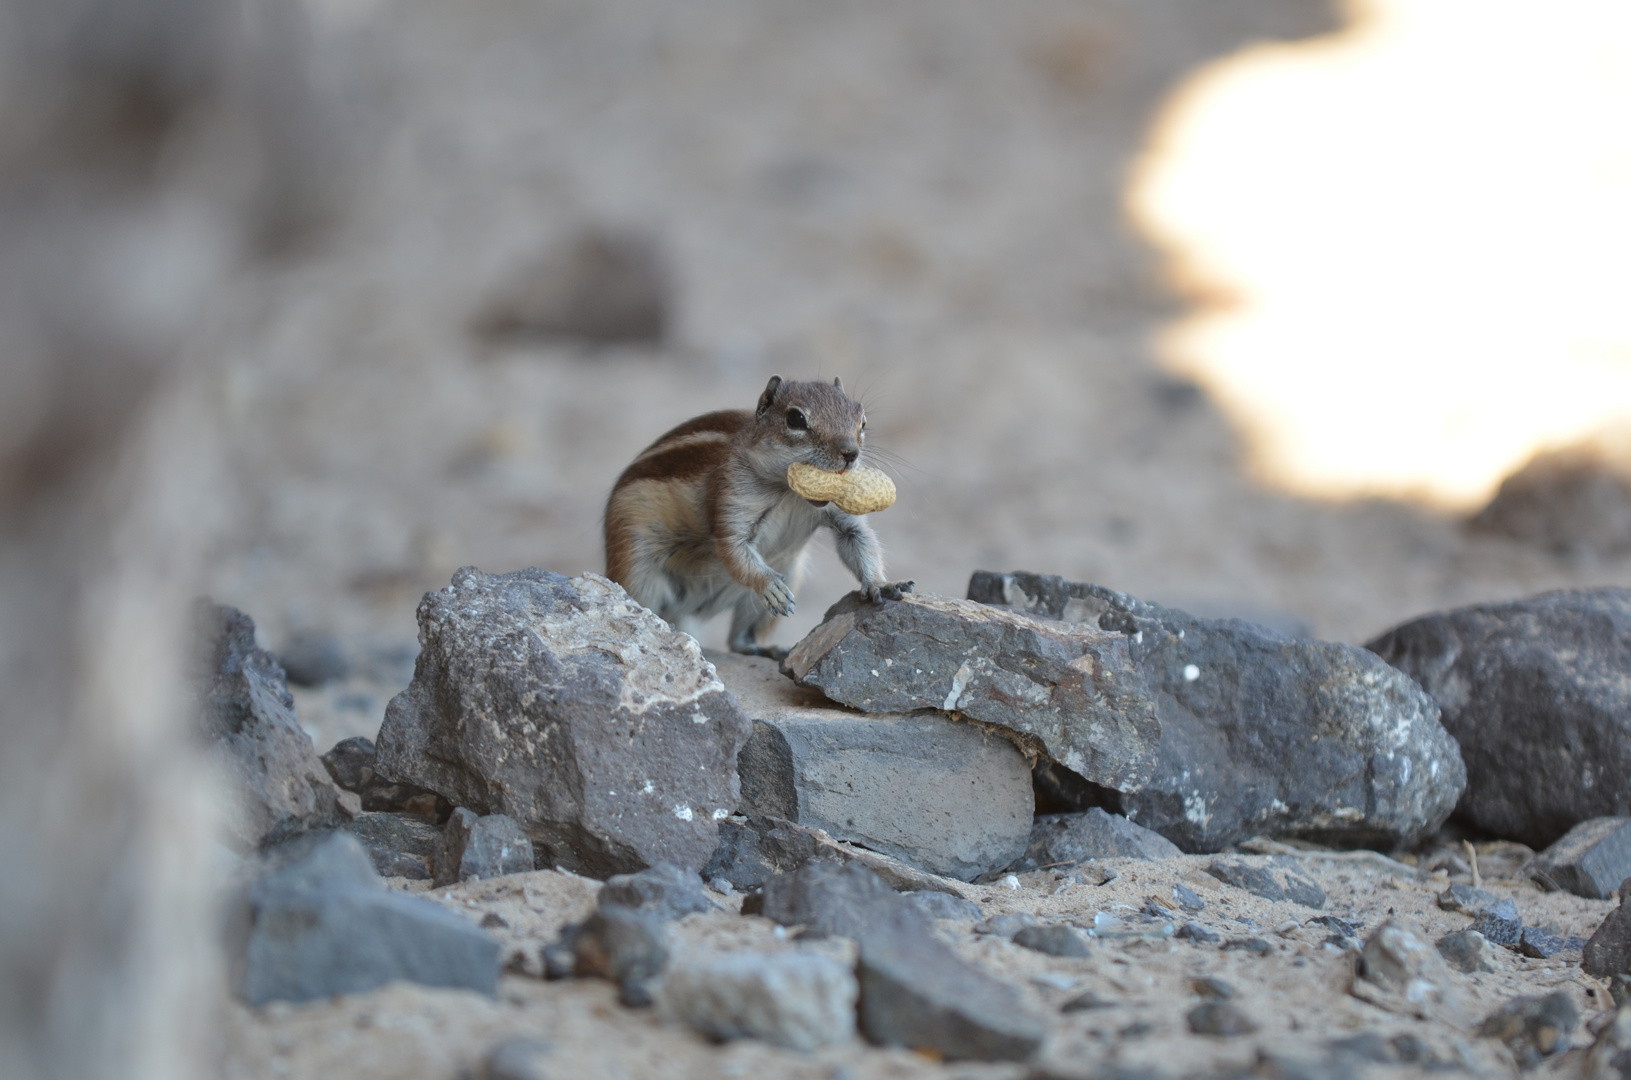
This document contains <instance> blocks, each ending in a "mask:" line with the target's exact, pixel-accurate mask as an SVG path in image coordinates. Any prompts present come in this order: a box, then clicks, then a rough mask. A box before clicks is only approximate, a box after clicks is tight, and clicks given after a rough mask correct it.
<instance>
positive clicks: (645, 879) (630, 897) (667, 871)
mask: <svg viewBox="0 0 1631 1080" xmlns="http://www.w3.org/2000/svg"><path fill="white" fill-rule="evenodd" d="M596 903H597V904H598V905H599V906H600V908H601V909H602V910H604V909H606V908H609V907H624V908H638V909H640V910H641V911H650V912H652V913H654V914H655V915H656V916H657V917H658V918H660V919H662V920H663V921H664V922H669V921H671V920H674V919H682V918H684V917H685V916H687V915H694V914H697V913H698V912H708V911H712V910H713V908H714V906H713V904H711V903H709V902H708V896H707V894H706V893H704V892H703V891H702V878H701V877H699V876H698V875H696V874H694V873H692V872H691V871H689V870H684V869H681V868H680V867H678V866H670V865H667V864H660V865H657V866H652V867H648V868H647V869H645V870H642V871H640V872H639V873H638V874H619V875H617V876H616V877H614V878H610V879H608V880H607V882H606V884H604V885H602V886H601V887H600V893H599V895H598V896H597V897H596Z"/></svg>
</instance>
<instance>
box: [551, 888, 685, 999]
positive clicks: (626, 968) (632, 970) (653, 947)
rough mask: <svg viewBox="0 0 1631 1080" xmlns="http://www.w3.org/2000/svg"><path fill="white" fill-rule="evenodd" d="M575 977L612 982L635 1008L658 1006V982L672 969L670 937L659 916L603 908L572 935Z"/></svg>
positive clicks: (650, 912) (621, 997) (632, 909)
mask: <svg viewBox="0 0 1631 1080" xmlns="http://www.w3.org/2000/svg"><path fill="white" fill-rule="evenodd" d="M570 946H571V949H572V956H573V961H574V962H573V974H574V975H577V976H578V977H580V978H582V977H585V976H592V977H597V978H602V979H610V980H611V981H612V982H615V983H616V984H617V987H618V996H619V1000H621V1001H622V1002H623V1004H625V1005H628V1006H631V1007H639V1006H645V1005H650V1004H652V1002H653V1000H654V999H653V996H652V987H651V983H652V980H653V979H655V978H656V977H657V976H658V975H659V974H661V973H662V971H663V969H664V968H665V967H667V966H668V957H669V951H668V935H667V934H666V933H665V932H664V931H663V920H662V917H661V916H659V915H658V914H657V913H656V912H652V911H641V910H637V909H634V908H620V907H608V908H602V909H600V910H599V911H596V912H595V913H594V914H592V915H590V916H589V918H587V919H585V920H584V922H583V925H582V926H579V927H577V928H575V929H574V930H573V931H572V932H571V935H570Z"/></svg>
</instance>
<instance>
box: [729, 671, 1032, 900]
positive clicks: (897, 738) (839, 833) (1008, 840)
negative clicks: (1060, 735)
mask: <svg viewBox="0 0 1631 1080" xmlns="http://www.w3.org/2000/svg"><path fill="white" fill-rule="evenodd" d="M711 658H712V660H713V662H714V665H715V670H716V671H717V672H718V673H719V678H720V681H721V682H723V683H724V684H725V687H726V688H727V689H728V690H730V691H731V693H732V694H733V695H734V696H735V697H736V700H737V702H738V703H739V704H740V705H741V706H742V709H743V711H744V712H745V713H746V714H747V715H748V717H749V718H751V719H752V721H753V734H752V736H751V737H750V738H749V739H748V742H747V745H746V746H744V747H743V748H742V753H741V755H740V757H739V758H738V762H737V769H738V772H739V774H740V776H741V781H742V810H743V812H744V813H747V814H757V815H764V816H770V817H778V818H782V819H785V820H788V821H793V822H796V823H798V824H800V825H803V826H806V827H807V828H813V829H821V830H824V831H825V832H826V833H827V834H828V835H830V836H832V837H833V838H835V839H838V840H847V841H850V842H852V843H857V844H861V845H863V846H865V847H867V848H870V849H872V850H874V851H881V852H883V853H884V854H887V855H892V856H894V857H895V858H897V859H900V860H902V861H904V862H907V863H910V864H912V865H913V866H917V867H920V868H922V869H924V870H927V871H928V872H930V873H933V874H940V875H942V876H945V877H953V878H958V879H961V880H964V881H970V880H973V879H974V878H976V877H978V876H980V875H981V874H985V873H989V872H991V871H994V870H998V869H1000V868H1002V867H1004V866H1007V865H1008V863H1009V862H1011V861H1012V860H1013V859H1014V858H1015V857H1017V856H1018V855H1019V854H1020V853H1021V852H1023V851H1024V850H1025V844H1026V840H1027V837H1028V836H1029V835H1030V831H1031V814H1032V809H1033V806H1034V804H1035V797H1034V795H1033V794H1032V790H1031V772H1030V766H1029V765H1028V764H1027V763H1026V760H1025V756H1024V755H1023V754H1021V753H1020V752H1019V750H1018V749H1016V748H1015V746H1014V745H1013V743H1012V742H1010V741H1009V740H1008V739H1006V738H1003V737H1001V736H999V735H997V734H994V733H993V732H992V731H991V730H989V729H987V728H985V727H984V726H982V725H979V724H969V723H959V722H956V721H954V720H952V719H950V718H949V717H947V716H946V715H945V714H943V713H939V712H929V711H925V712H920V713H915V714H910V715H901V714H883V715H876V716H874V715H867V714H864V713H857V712H854V711H852V710H849V709H843V708H839V707H836V706H834V705H833V703H832V702H830V701H827V700H826V699H824V698H822V697H821V696H820V695H819V694H817V693H814V692H812V691H810V690H807V689H802V688H800V687H798V686H796V685H794V684H793V683H791V682H789V681H788V680H787V679H785V678H783V677H782V676H781V675H779V674H778V673H777V670H776V665H775V663H774V662H772V661H770V660H765V659H761V658H759V657H747V656H734V655H728V654H726V655H712V654H711ZM726 876H727V877H729V875H728V874H727V875H726ZM731 880H732V881H735V880H736V879H735V878H731Z"/></svg>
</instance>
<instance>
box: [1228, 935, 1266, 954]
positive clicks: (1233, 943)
mask: <svg viewBox="0 0 1631 1080" xmlns="http://www.w3.org/2000/svg"><path fill="white" fill-rule="evenodd" d="M1234 949H1244V950H1245V951H1246V952H1249V953H1251V954H1252V955H1253V956H1267V955H1268V954H1269V953H1271V952H1273V951H1274V946H1273V945H1270V944H1269V943H1268V942H1266V941H1264V940H1263V939H1262V938H1260V937H1254V938H1234V939H1233V940H1230V941H1226V942H1224V943H1223V951H1224V952H1230V951H1232V950H1234Z"/></svg>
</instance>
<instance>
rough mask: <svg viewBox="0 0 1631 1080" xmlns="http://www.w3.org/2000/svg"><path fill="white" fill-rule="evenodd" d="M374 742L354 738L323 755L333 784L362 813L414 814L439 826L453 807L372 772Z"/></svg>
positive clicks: (434, 794) (422, 791) (324, 765)
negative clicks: (352, 796) (352, 794)
mask: <svg viewBox="0 0 1631 1080" xmlns="http://www.w3.org/2000/svg"><path fill="white" fill-rule="evenodd" d="M374 758H375V753H374V741H373V740H372V739H365V738H363V737H362V736H360V735H358V736H355V737H353V738H350V739H342V740H340V741H339V742H337V743H335V744H334V746H333V747H332V748H330V750H329V752H328V753H326V754H324V755H323V767H324V768H326V769H327V770H328V774H329V776H330V777H332V778H333V780H334V782H335V784H337V785H339V786H340V787H341V788H343V789H344V790H346V791H351V792H355V793H356V795H357V797H358V798H360V799H361V800H362V808H363V810H365V811H371V812H378V813H388V814H414V815H417V816H419V817H422V818H425V819H426V820H429V821H433V822H435V823H437V824H442V823H444V822H446V821H447V818H448V815H449V814H451V813H453V804H452V803H450V802H448V801H447V800H446V799H444V798H442V797H441V796H440V795H438V794H436V793H435V792H434V791H427V790H426V789H424V788H422V787H416V786H415V785H413V784H394V783H392V782H391V781H389V780H386V779H385V778H384V777H382V776H380V775H379V774H378V773H377V772H375V771H374Z"/></svg>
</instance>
